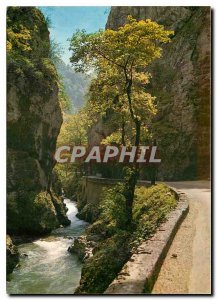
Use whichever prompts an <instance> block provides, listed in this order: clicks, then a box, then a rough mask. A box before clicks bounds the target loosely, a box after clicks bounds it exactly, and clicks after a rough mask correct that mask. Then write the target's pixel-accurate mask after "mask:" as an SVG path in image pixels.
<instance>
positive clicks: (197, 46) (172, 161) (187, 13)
mask: <svg viewBox="0 0 217 300" xmlns="http://www.w3.org/2000/svg"><path fill="white" fill-rule="evenodd" d="M128 15H132V16H133V17H135V18H136V19H137V20H145V19H151V20H153V21H156V22H158V23H159V24H162V25H164V26H165V28H166V29H172V30H174V31H175V34H174V36H173V37H172V41H171V43H170V44H167V45H164V49H163V55H162V58H160V59H158V60H157V61H155V62H154V63H153V64H152V65H151V66H150V67H149V70H148V71H150V73H151V74H152V80H151V82H150V84H149V86H148V87H147V90H148V92H150V93H151V94H152V95H153V96H156V101H157V105H158V114H157V116H156V118H155V120H154V121H153V123H152V124H151V128H152V131H153V136H154V138H156V139H157V144H158V146H159V149H160V155H161V159H162V163H161V166H160V168H159V172H158V178H159V179H161V180H163V179H167V180H170V179H203V178H205V179H207V178H209V176H210V165H209V162H210V76H211V75H210V51H211V47H210V38H211V34H210V28H211V26H210V8H209V7H176V6H172V7H165V6H162V7H157V6H153V7H146V6H144V7H138V6H137V7H133V6H132V7H127V6H125V7H112V8H111V12H110V14H109V17H108V21H107V24H106V28H110V29H114V30H115V29H118V28H119V27H120V26H122V25H123V24H124V23H125V22H126V19H127V16H128ZM113 130H114V128H108V126H107V124H106V123H105V122H103V121H102V120H100V121H99V123H98V124H97V125H96V126H95V127H93V128H92V130H91V132H90V136H89V140H91V141H96V142H97V143H99V141H101V140H102V138H104V135H107V134H110V133H111V132H112V131H113ZM108 131H109V132H108Z"/></svg>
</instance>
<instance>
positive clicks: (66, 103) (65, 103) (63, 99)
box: [58, 81, 73, 113]
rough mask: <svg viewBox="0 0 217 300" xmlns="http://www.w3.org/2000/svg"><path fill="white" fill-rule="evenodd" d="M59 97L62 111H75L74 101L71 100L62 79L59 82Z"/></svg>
mask: <svg viewBox="0 0 217 300" xmlns="http://www.w3.org/2000/svg"><path fill="white" fill-rule="evenodd" d="M58 98H59V103H60V107H61V109H62V111H63V112H64V113H72V112H73V107H72V102H71V101H70V99H69V96H68V95H67V93H66V90H65V87H64V85H63V82H62V81H60V82H59V93H58Z"/></svg>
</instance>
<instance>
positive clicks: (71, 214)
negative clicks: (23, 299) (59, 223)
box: [7, 199, 87, 294]
mask: <svg viewBox="0 0 217 300" xmlns="http://www.w3.org/2000/svg"><path fill="white" fill-rule="evenodd" d="M64 202H65V203H66V206H67V208H68V212H67V215H68V218H69V219H70V220H71V224H70V226H67V227H64V228H58V229H56V230H53V231H52V233H51V235H49V236H48V237H46V238H41V239H39V240H36V241H34V242H33V243H24V244H21V245H19V246H18V248H19V252H20V254H21V259H20V266H19V267H17V268H16V269H15V270H14V272H13V273H12V275H11V280H10V281H9V282H8V283H7V293H8V294H73V293H74V291H75V288H76V287H77V286H78V284H79V280H80V276H81V262H80V261H79V259H78V257H77V255H75V254H70V253H69V252H68V251H67V249H68V247H69V246H70V245H71V244H72V242H73V238H74V237H75V236H79V235H80V234H82V233H83V232H84V229H85V227H86V225H87V223H86V222H84V221H82V220H79V219H78V218H77V217H76V214H77V208H76V202H73V201H70V200H68V199H65V200H64Z"/></svg>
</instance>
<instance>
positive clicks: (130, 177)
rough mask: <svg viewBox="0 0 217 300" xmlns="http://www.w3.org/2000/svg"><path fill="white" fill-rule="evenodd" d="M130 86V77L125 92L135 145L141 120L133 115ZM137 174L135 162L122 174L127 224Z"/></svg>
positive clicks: (130, 220)
mask: <svg viewBox="0 0 217 300" xmlns="http://www.w3.org/2000/svg"><path fill="white" fill-rule="evenodd" d="M131 88H132V79H130V80H128V82H127V88H126V93H127V98H128V104H129V110H130V115H131V118H132V121H133V122H134V124H135V127H136V137H135V146H139V143H140V134H141V122H140V120H138V118H137V117H136V116H135V115H134V111H133V107H132V99H131V92H132V91H131ZM138 176H139V170H138V166H137V165H136V164H133V166H132V167H128V168H127V172H126V175H125V176H124V179H125V188H124V190H125V192H124V194H125V195H124V196H125V198H126V211H127V222H128V225H130V224H131V223H132V212H133V200H134V194H135V187H136V183H137V179H138Z"/></svg>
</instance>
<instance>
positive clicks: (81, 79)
mask: <svg viewBox="0 0 217 300" xmlns="http://www.w3.org/2000/svg"><path fill="white" fill-rule="evenodd" d="M55 65H56V68H57V71H58V73H59V75H60V76H61V77H62V79H63V84H64V86H65V90H66V93H67V94H68V96H69V98H70V100H71V102H72V106H73V107H74V109H75V110H76V111H77V110H78V109H79V108H81V107H82V106H83V105H84V103H85V101H86V100H85V95H86V93H87V90H88V87H89V84H90V80H91V78H90V77H87V76H86V75H84V74H83V73H76V72H75V71H74V70H73V68H72V67H70V66H69V65H66V64H65V63H64V62H63V61H62V60H60V59H59V60H58V61H57V62H56V63H55Z"/></svg>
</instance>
